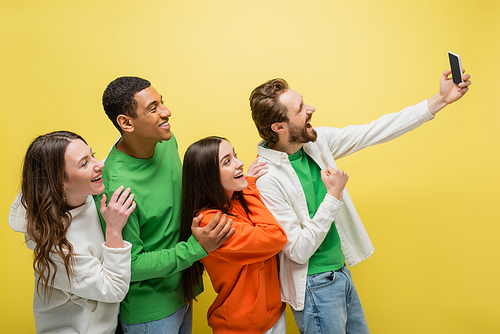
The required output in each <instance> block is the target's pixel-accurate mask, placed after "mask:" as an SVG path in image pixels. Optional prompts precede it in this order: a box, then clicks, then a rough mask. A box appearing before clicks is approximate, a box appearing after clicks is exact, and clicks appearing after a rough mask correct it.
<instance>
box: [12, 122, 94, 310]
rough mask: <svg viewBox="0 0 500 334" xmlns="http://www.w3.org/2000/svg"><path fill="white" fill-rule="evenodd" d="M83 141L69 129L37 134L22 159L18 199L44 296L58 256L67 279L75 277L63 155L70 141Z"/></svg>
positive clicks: (48, 287) (50, 281)
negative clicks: (65, 198)
mask: <svg viewBox="0 0 500 334" xmlns="http://www.w3.org/2000/svg"><path fill="white" fill-rule="evenodd" d="M75 139H80V140H82V141H83V142H84V143H85V140H84V139H83V138H82V137H80V136H79V135H77V134H74V133H72V132H68V131H57V132H52V133H48V134H45V135H42V136H39V137H37V138H36V139H35V140H33V142H32V143H31V144H30V146H29V148H28V150H27V152H26V156H25V158H24V165H23V172H22V183H21V191H22V198H21V202H22V204H23V206H24V207H25V208H26V220H27V225H26V233H27V234H28V237H29V238H30V239H31V240H32V241H33V242H34V243H35V249H34V252H33V269H34V270H35V273H36V274H37V275H38V280H37V284H36V286H37V293H38V295H39V296H40V298H42V296H41V295H40V288H41V287H42V286H41V285H40V283H43V284H44V286H43V289H42V291H43V298H42V299H44V300H46V301H48V300H49V299H50V296H51V294H52V285H53V284H54V280H55V276H56V273H57V265H56V262H55V261H57V260H54V259H53V256H54V255H56V256H59V257H60V258H61V259H62V260H63V263H64V267H65V269H66V275H67V277H68V281H70V280H71V278H72V277H75V273H74V269H73V265H74V260H75V259H74V252H73V246H72V245H71V243H70V242H69V241H68V239H66V233H67V231H68V228H69V226H70V223H71V214H70V213H69V210H68V208H67V207H66V204H65V202H64V179H65V167H66V163H65V154H66V148H67V147H68V145H69V143H70V142H71V141H72V140H75Z"/></svg>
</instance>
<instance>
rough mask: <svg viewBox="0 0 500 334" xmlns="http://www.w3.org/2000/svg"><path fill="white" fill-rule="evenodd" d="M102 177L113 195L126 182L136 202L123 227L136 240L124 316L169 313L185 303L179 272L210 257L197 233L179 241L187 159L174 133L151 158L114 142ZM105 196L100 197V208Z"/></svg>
mask: <svg viewBox="0 0 500 334" xmlns="http://www.w3.org/2000/svg"><path fill="white" fill-rule="evenodd" d="M102 177H103V180H104V184H105V186H106V190H105V191H104V193H105V194H106V197H107V198H108V200H109V198H111V195H112V194H113V192H114V191H115V190H116V189H117V188H118V187H119V186H121V185H123V186H124V187H125V188H127V187H130V188H131V189H132V193H133V194H134V195H135V198H134V200H135V202H136V204H137V206H136V208H135V210H134V212H132V214H131V215H130V217H129V218H128V221H127V224H126V225H125V228H124V229H123V232H122V234H123V239H125V240H127V241H129V242H130V243H131V244H132V279H131V282H130V289H129V291H128V294H127V296H126V297H125V299H124V300H123V301H122V303H121V306H120V318H121V319H122V320H123V321H124V322H126V323H128V324H137V323H142V322H149V321H154V320H159V319H162V318H165V317H167V316H169V315H171V314H172V313H174V312H175V311H177V310H178V309H179V308H180V307H181V306H182V305H184V303H183V301H182V296H181V292H180V285H179V280H180V272H181V271H182V270H183V269H186V268H188V267H189V266H191V265H192V264H193V262H195V261H197V260H200V259H202V258H204V257H205V256H207V253H206V252H205V251H204V250H203V248H202V247H201V246H200V244H198V242H197V241H196V240H195V239H194V237H193V236H191V237H190V238H189V240H188V241H187V242H178V239H179V227H180V209H181V188H182V178H181V177H182V164H181V161H180V158H179V153H178V150H177V141H176V139H175V137H174V136H173V135H172V138H171V139H170V140H168V141H164V142H161V143H158V144H157V145H156V148H155V152H154V154H153V156H152V157H151V158H149V159H137V158H133V157H131V156H129V155H127V154H125V153H122V152H120V151H118V150H117V149H116V146H113V148H112V149H111V151H110V153H109V155H108V157H107V158H106V161H105V162H104V170H103V175H102ZM100 199H101V196H96V197H95V203H96V205H97V206H98V207H99V201H100ZM100 218H101V224H102V227H103V230H105V229H106V223H105V222H104V220H103V219H102V217H101V216H100Z"/></svg>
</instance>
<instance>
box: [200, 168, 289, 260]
mask: <svg viewBox="0 0 500 334" xmlns="http://www.w3.org/2000/svg"><path fill="white" fill-rule="evenodd" d="M249 179H250V178H249ZM249 181H250V180H249ZM250 183H251V182H249V187H248V188H247V189H246V190H249V191H248V192H247V191H246V190H245V191H244V195H245V199H246V201H247V205H248V208H249V210H250V212H251V213H250V214H249V218H250V221H251V222H252V223H253V224H252V223H250V222H248V221H246V220H245V219H244V218H242V217H239V216H229V218H230V219H232V221H233V227H234V228H235V232H234V235H233V236H232V237H231V238H230V239H229V240H227V241H226V242H225V243H224V244H223V245H222V246H221V247H219V248H218V249H216V250H215V251H213V252H211V253H210V254H211V255H214V256H217V257H220V258H222V259H224V260H226V261H229V262H234V263H238V264H240V265H246V264H251V263H256V262H260V261H265V260H267V259H269V258H271V257H272V256H274V255H276V254H277V253H278V252H279V251H280V250H281V249H282V248H283V247H284V246H285V244H286V241H287V239H286V233H285V231H284V230H283V229H282V228H281V226H280V225H279V224H278V222H277V221H276V219H274V217H273V215H272V214H271V212H269V210H268V209H267V208H266V207H265V205H264V203H262V201H261V200H260V196H259V195H258V191H257V190H256V189H255V180H253V182H252V184H253V189H252V186H251V185H250ZM234 205H238V206H240V208H241V205H240V203H239V202H236V203H234ZM241 211H243V209H241ZM217 212H218V210H206V211H204V212H202V213H203V219H202V221H201V223H200V225H201V226H205V225H207V224H208V223H209V222H210V220H211V219H212V218H213V217H214V216H215V214H216V213H217Z"/></svg>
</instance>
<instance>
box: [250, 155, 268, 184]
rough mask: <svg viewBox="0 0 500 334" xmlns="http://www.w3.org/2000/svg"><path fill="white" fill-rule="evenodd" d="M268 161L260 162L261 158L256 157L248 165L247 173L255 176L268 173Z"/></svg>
mask: <svg viewBox="0 0 500 334" xmlns="http://www.w3.org/2000/svg"><path fill="white" fill-rule="evenodd" d="M267 168H268V167H267V166H266V162H259V158H257V159H255V161H254V162H252V164H251V165H250V167H248V170H247V175H246V176H251V177H255V178H257V179H258V178H259V177H261V176H262V175H264V174H266V173H267Z"/></svg>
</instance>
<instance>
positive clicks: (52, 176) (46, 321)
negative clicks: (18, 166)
mask: <svg viewBox="0 0 500 334" xmlns="http://www.w3.org/2000/svg"><path fill="white" fill-rule="evenodd" d="M102 168H103V164H102V163H101V162H100V161H99V160H97V159H96V158H95V157H94V154H93V153H92V150H91V149H90V147H88V146H87V144H86V142H85V141H84V140H83V138H82V137H80V136H78V135H76V134H74V133H71V132H67V131H58V132H52V133H49V134H46V135H42V136H39V137H38V138H36V139H35V140H34V141H33V142H32V143H31V145H30V146H29V148H28V151H27V152H26V156H25V158H24V166H23V172H22V184H21V192H20V193H19V194H18V196H17V197H16V199H15V201H14V203H13V204H12V206H11V211H10V214H9V224H10V226H11V227H12V228H13V229H14V230H16V231H19V232H23V233H24V234H25V239H26V245H27V247H28V248H30V249H32V250H33V251H34V259H33V268H34V270H35V277H36V282H35V293H34V298H33V312H34V315H35V325H36V331H37V333H114V331H115V329H116V326H117V319H118V310H119V304H120V303H119V302H120V301H121V300H122V299H123V298H124V297H125V295H126V293H127V291H128V286H129V283H130V250H131V245H130V244H129V243H128V242H126V241H123V239H122V235H121V231H122V228H123V226H124V225H125V223H126V221H127V218H128V216H129V215H130V213H131V212H132V211H133V210H134V208H135V202H134V201H133V197H134V196H133V194H130V189H126V190H125V191H123V193H122V194H121V195H120V193H121V192H122V190H123V187H122V188H119V189H118V190H117V191H116V192H115V193H114V194H113V196H112V197H111V199H110V201H109V204H108V205H107V206H106V198H105V196H103V199H102V200H101V209H100V211H101V214H102V216H103V217H104V219H105V220H106V223H107V229H106V241H105V240H104V236H103V233H102V229H101V225H100V222H99V217H98V213H97V210H96V206H95V203H94V200H93V197H92V195H97V194H100V193H102V191H103V190H104V185H103V183H102V179H101V174H102Z"/></svg>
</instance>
